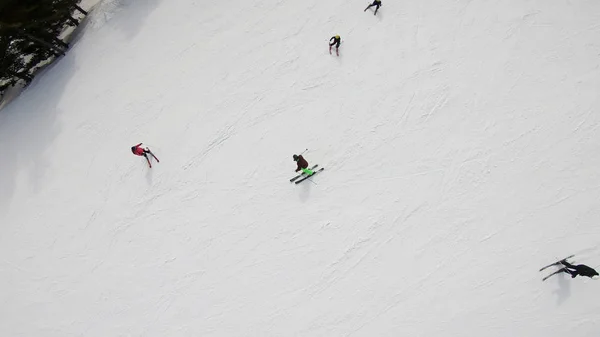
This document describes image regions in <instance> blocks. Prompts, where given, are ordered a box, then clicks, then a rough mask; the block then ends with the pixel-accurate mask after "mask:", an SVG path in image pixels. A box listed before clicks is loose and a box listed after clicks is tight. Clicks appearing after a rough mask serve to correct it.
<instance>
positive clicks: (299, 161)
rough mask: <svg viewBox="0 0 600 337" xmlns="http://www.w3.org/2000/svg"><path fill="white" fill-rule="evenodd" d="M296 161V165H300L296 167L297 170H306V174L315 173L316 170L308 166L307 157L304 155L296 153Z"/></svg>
mask: <svg viewBox="0 0 600 337" xmlns="http://www.w3.org/2000/svg"><path fill="white" fill-rule="evenodd" d="M294 161H295V162H296V165H298V167H297V168H296V172H298V171H300V170H302V172H304V174H306V175H309V176H310V175H313V173H315V172H314V171H312V170H311V169H309V168H308V162H307V161H306V159H304V157H302V155H296V154H295V155H294Z"/></svg>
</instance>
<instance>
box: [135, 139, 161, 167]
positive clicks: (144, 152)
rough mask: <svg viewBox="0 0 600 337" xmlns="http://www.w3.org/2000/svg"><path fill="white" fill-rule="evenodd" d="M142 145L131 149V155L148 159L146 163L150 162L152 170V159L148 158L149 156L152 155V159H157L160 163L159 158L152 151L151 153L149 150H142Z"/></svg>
mask: <svg viewBox="0 0 600 337" xmlns="http://www.w3.org/2000/svg"><path fill="white" fill-rule="evenodd" d="M141 146H142V143H139V144H138V145H135V146H132V147H131V153H133V154H135V155H136V156H140V157H144V158H146V161H147V162H148V166H150V168H152V164H151V163H150V158H148V155H151V156H152V157H154V159H156V162H158V163H160V160H158V158H156V156H155V155H154V153H152V151H150V149H149V148H145V149H144V148H142V147H141Z"/></svg>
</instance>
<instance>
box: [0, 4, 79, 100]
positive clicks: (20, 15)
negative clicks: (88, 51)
mask: <svg viewBox="0 0 600 337" xmlns="http://www.w3.org/2000/svg"><path fill="white" fill-rule="evenodd" d="M79 2H80V0H0V52H1V54H0V91H3V90H4V89H6V88H7V87H8V86H11V85H14V84H15V83H17V82H18V81H19V80H24V81H25V82H26V84H29V83H30V82H31V81H32V79H33V72H34V71H35V69H36V66H38V65H39V64H40V63H41V62H43V61H47V60H49V59H52V58H54V57H57V56H61V55H64V54H65V53H66V51H67V49H68V48H69V45H68V44H67V43H65V42H64V41H62V40H61V39H60V35H61V33H63V32H64V31H65V29H66V28H68V27H69V26H72V27H75V26H77V25H79V20H77V19H76V18H75V17H74V15H75V14H76V13H80V14H83V15H87V12H86V11H84V10H83V9H82V8H81V7H79Z"/></svg>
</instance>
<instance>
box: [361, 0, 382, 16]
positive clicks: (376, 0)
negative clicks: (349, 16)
mask: <svg viewBox="0 0 600 337" xmlns="http://www.w3.org/2000/svg"><path fill="white" fill-rule="evenodd" d="M373 6H376V7H375V14H373V15H377V10H379V7H381V0H373V3H372V4H370V5H368V6H367V8H365V10H364V11H363V12H366V11H367V9H369V8H371V7H373Z"/></svg>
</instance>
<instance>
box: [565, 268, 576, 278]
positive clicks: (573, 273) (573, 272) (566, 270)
mask: <svg viewBox="0 0 600 337" xmlns="http://www.w3.org/2000/svg"><path fill="white" fill-rule="evenodd" d="M562 271H563V272H565V273H567V274H569V275H571V278H575V276H577V271H575V270H570V269H568V268H563V269H562Z"/></svg>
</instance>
